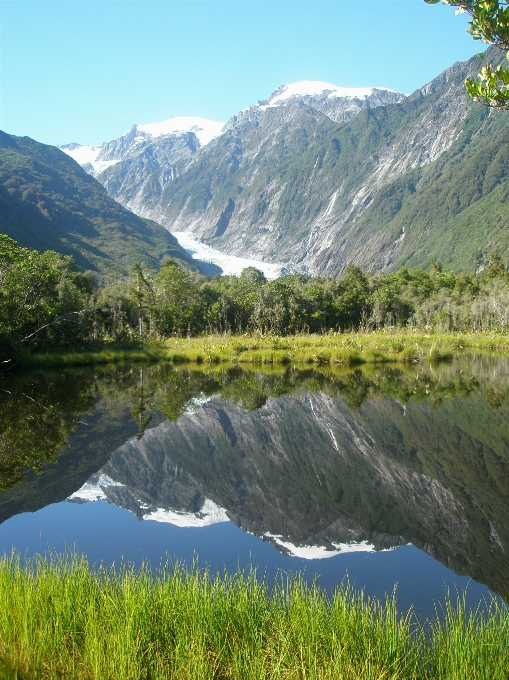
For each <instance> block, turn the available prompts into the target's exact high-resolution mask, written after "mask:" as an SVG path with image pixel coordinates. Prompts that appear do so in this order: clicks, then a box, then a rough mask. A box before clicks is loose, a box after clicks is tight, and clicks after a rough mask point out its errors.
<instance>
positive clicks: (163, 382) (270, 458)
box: [0, 355, 509, 617]
mask: <svg viewBox="0 0 509 680" xmlns="http://www.w3.org/2000/svg"><path fill="white" fill-rule="evenodd" d="M508 395H509V362H508V360H507V358H506V357H497V356H475V355H468V356H462V357H458V358H456V359H455V360H454V361H453V362H452V363H450V364H441V365H438V366H426V365H423V364H419V365H416V366H409V367H403V368H402V367H401V366H400V367H396V368H395V367H393V366H387V365H384V366H376V365H372V366H366V367H363V368H357V369H355V370H352V369H348V370H347V369H331V368H329V367H328V368H327V370H323V371H320V370H316V369H309V370H306V369H302V368H301V369H297V368H295V367H289V368H284V369H283V368H280V369H273V370H260V369H254V368H253V369H241V368H239V367H237V366H212V367H211V366H208V367H200V366H194V367H189V366H187V367H185V368H176V367H174V366H172V365H168V364H151V365H140V364H136V365H128V366H124V365H122V366H115V367H110V366H108V367H102V368H97V367H95V368H93V369H90V368H84V369H73V370H70V369H69V370H61V371H54V372H53V371H38V372H27V373H22V374H16V375H4V376H3V377H2V382H1V391H0V554H1V553H6V554H10V553H11V552H12V550H13V549H16V550H17V551H19V552H20V553H21V554H22V555H23V556H24V557H29V556H32V555H35V554H45V553H47V552H48V551H57V552H65V551H66V550H74V551H78V552H81V551H83V552H84V553H85V554H86V555H87V558H88V560H89V562H90V563H91V564H98V563H100V562H101V561H102V562H104V563H107V564H111V563H113V562H114V563H116V564H119V563H120V562H121V561H122V560H124V561H128V562H133V563H135V564H136V565H140V564H141V563H142V562H143V561H149V562H150V564H151V565H152V566H153V567H154V568H156V567H157V566H158V565H159V564H160V563H161V561H166V560H170V561H173V560H175V559H178V560H181V561H183V562H185V563H188V564H192V563H193V562H194V561H197V562H198V565H199V566H200V567H209V568H210V569H211V570H212V571H213V572H216V571H219V572H223V571H224V570H228V571H236V570H237V569H245V568H248V566H249V565H255V566H256V568H257V570H258V573H259V574H260V575H266V576H267V577H268V578H269V579H272V578H274V577H276V576H277V575H278V574H280V573H281V572H282V573H283V574H286V573H295V572H301V571H303V572H304V573H305V575H306V578H307V579H308V580H309V581H311V580H312V579H313V578H318V582H319V583H320V584H321V585H322V586H323V587H325V588H327V589H329V590H332V589H333V588H334V587H335V586H337V585H339V584H340V583H341V582H343V581H344V580H345V579H346V578H348V579H349V580H350V582H352V583H354V584H355V586H356V587H358V588H362V589H364V591H365V592H366V594H368V595H377V596H381V597H383V595H384V594H385V593H391V592H392V591H393V589H394V588H395V587H397V590H396V592H397V597H398V603H399V607H400V608H401V609H402V610H406V609H407V608H409V607H410V606H412V607H413V608H414V609H415V611H416V612H417V613H418V614H419V615H420V616H423V617H425V616H433V615H434V613H435V607H436V606H438V607H440V603H441V602H443V600H444V594H445V591H446V589H449V591H450V592H452V593H453V595H454V596H455V593H456V591H458V592H460V593H462V592H463V591H464V590H465V589H466V597H467V600H468V602H469V604H470V605H472V606H475V605H476V604H477V603H479V602H481V601H482V600H483V598H490V597H492V596H494V595H496V596H499V597H501V598H503V599H506V600H507V599H509V521H508V520H509V474H508V472H509V428H508V424H509V399H508Z"/></svg>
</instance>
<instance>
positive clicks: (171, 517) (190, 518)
mask: <svg viewBox="0 0 509 680" xmlns="http://www.w3.org/2000/svg"><path fill="white" fill-rule="evenodd" d="M110 486H117V487H123V488H125V486H124V484H121V483H120V482H116V481H115V480H113V479H111V477H108V475H105V474H102V473H97V474H95V475H92V476H91V477H90V478H89V479H88V480H87V481H86V482H85V484H83V486H82V487H81V488H80V489H78V490H77V491H75V492H74V493H73V494H71V495H70V496H69V497H68V498H67V500H68V501H69V502H71V503H79V504H82V503H90V502H94V501H104V500H108V497H107V495H106V494H105V492H104V489H106V488H107V487H110ZM139 504H140V507H142V508H145V509H146V510H147V511H148V512H146V513H145V514H144V515H143V519H144V520H151V521H154V522H165V523H167V524H173V525H174V526H177V527H206V526H210V525H211V524H219V523H220V522H229V521H230V519H229V517H228V515H227V514H226V510H225V509H224V508H222V507H220V506H219V505H217V503H214V501H212V500H210V499H209V498H206V499H205V500H204V502H203V505H202V507H201V508H200V510H199V511H198V512H180V511H178V510H172V509H171V508H170V509H167V508H157V509H151V508H150V506H148V505H147V504H145V503H142V502H141V501H140V502H139Z"/></svg>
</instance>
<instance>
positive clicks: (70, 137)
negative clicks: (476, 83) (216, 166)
mask: <svg viewBox="0 0 509 680" xmlns="http://www.w3.org/2000/svg"><path fill="white" fill-rule="evenodd" d="M466 26H467V19H466V17H465V16H455V15H454V9H453V8H450V7H445V6H441V5H434V6H433V5H427V4H425V3H424V0H113V1H112V0H0V129H2V130H4V131H6V132H9V133H11V134H16V135H28V136H30V137H33V138H34V139H37V140H38V141H41V142H45V143H47V144H64V143H67V142H79V143H82V144H100V143H101V142H103V141H108V140H110V139H113V138H115V137H118V136H119V135H121V134H123V133H124V132H126V131H127V130H128V129H129V128H130V127H131V125H132V124H133V123H150V122H156V121H160V120H165V119H167V118H169V117H170V116H192V115H194V116H203V117H205V118H211V119H214V120H224V121H226V120H227V119H228V118H230V116H232V115H233V114H235V113H236V112H237V111H239V110H240V109H242V108H245V107H247V106H249V105H250V104H254V103H256V102H257V101H258V100H259V99H264V98H265V97H267V96H268V95H269V94H270V93H271V92H272V91H273V90H274V89H275V88H276V87H278V86H279V85H281V84H283V83H291V82H295V81H298V80H305V79H312V80H323V81H326V82H330V83H333V84H335V85H343V86H349V87H353V86H359V87H363V86H371V85H373V86H385V87H391V88H393V89H396V90H400V91H402V92H412V91H413V90H415V89H416V88H418V87H420V86H421V85H424V84H425V83H426V82H428V81H429V80H431V79H432V78H433V77H435V76H436V75H438V73H440V71H442V70H443V69H444V68H447V67H448V66H450V65H451V64H452V63H453V62H455V61H458V60H463V59H467V58H469V57H470V56H472V55H473V54H475V53H476V52H479V51H481V50H483V49H484V46H483V45H482V43H479V42H475V41H473V40H472V39H471V38H470V36H469V35H468V34H467V33H466V31H465V28H466Z"/></svg>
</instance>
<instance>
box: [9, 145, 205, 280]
mask: <svg viewBox="0 0 509 680" xmlns="http://www.w3.org/2000/svg"><path fill="white" fill-rule="evenodd" d="M0 233H4V234H7V235H8V236H10V237H11V238H13V239H15V240H16V241H18V243H19V244H20V245H21V246H25V247H28V248H35V249H37V250H47V249H51V250H55V251H57V252H59V253H62V254H63V255H72V256H73V257H74V259H75V260H76V262H77V263H78V265H79V266H80V267H81V268H82V269H90V270H93V271H96V272H97V273H99V274H101V275H105V274H108V273H110V272H116V273H122V274H126V273H128V272H129V269H130V267H131V265H132V264H135V263H141V262H144V263H145V264H146V265H147V266H148V267H150V268H152V269H157V268H158V266H159V264H160V262H161V261H162V259H163V258H164V257H176V258H177V259H178V260H179V261H180V262H181V263H182V264H184V265H185V266H187V267H189V268H192V269H196V265H195V264H194V261H193V260H192V259H191V258H190V256H189V255H188V254H187V253H186V251H184V250H183V249H182V248H181V247H180V246H179V244H178V242H177V240H176V239H175V238H174V237H173V236H172V235H171V234H170V233H169V232H168V231H167V230H166V229H164V228H163V227H161V226H160V225H159V224H156V223H155V222H152V221H150V220H147V219H143V218H140V217H138V216H137V215H135V214H133V213H132V212H130V211H129V210H126V209H125V208H123V207H122V206H121V205H120V204H119V203H117V202H116V201H115V200H114V199H112V198H111V197H110V196H109V195H108V194H107V192H106V190H105V189H104V187H103V186H102V185H101V184H100V183H99V182H98V181H97V180H95V179H94V178H93V177H91V176H90V175H89V174H87V173H86V172H85V171H84V170H83V169H82V168H81V167H80V166H79V165H78V163H76V161H74V160H73V159H72V158H70V157H69V156H68V155H66V154H65V153H63V152H62V151H60V150H59V149H57V148H56V147H52V146H48V145H46V144H40V143H39V142H36V141H34V140H33V139H30V138H29V137H14V136H12V135H9V134H7V133H5V132H0Z"/></svg>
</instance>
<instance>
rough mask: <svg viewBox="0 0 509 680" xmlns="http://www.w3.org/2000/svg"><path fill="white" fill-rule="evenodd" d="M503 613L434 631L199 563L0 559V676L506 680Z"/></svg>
mask: <svg viewBox="0 0 509 680" xmlns="http://www.w3.org/2000/svg"><path fill="white" fill-rule="evenodd" d="M508 626H509V611H508V609H507V607H505V606H499V605H497V604H492V605H491V609H490V612H489V614H488V615H486V614H481V613H480V612H477V613H476V614H472V615H468V614H467V611H466V607H465V602H464V600H461V599H460V600H459V601H458V602H457V603H456V604H453V603H452V602H451V601H449V602H448V604H447V608H446V612H445V616H444V617H443V620H442V622H441V621H440V620H439V619H438V618H437V619H436V620H435V621H433V622H431V623H430V624H427V628H425V627H424V626H422V625H420V624H418V623H417V622H416V620H415V619H414V618H413V617H412V615H411V614H406V615H400V614H398V612H397V609H396V601H395V598H394V597H390V598H387V600H386V601H385V602H384V603H381V602H380V601H378V600H376V599H367V598H364V597H363V595H362V593H355V592H354V591H353V590H352V588H351V587H350V586H348V585H345V586H344V587H341V588H339V589H338V590H337V591H336V592H335V594H334V595H333V596H332V597H328V596H327V594H326V593H325V592H324V591H322V590H321V589H320V588H318V587H317V586H316V585H312V586H308V585H306V583H305V582H304V581H303V579H302V578H301V577H299V576H295V577H293V578H286V577H285V578H281V579H280V580H279V581H278V582H277V583H276V585H275V586H274V587H270V588H269V584H268V583H267V581H265V580H259V579H258V578H257V577H256V574H255V572H249V573H238V574H235V575H228V574H224V575H223V576H222V577H213V576H212V575H211V574H210V573H209V572H207V571H200V570H198V568H197V567H196V566H195V567H194V568H191V569H189V570H186V569H185V568H184V567H183V566H181V565H176V566H174V567H172V568H163V569H161V570H160V571H159V572H158V574H157V575H156V577H153V576H152V573H151V571H150V570H149V569H148V568H147V567H145V568H142V569H141V570H139V571H135V570H134V569H133V568H130V567H123V568H120V569H118V570H116V571H115V570H113V569H104V568H99V569H98V570H95V571H94V570H92V569H90V568H89V567H88V565H87V562H86V560H85V559H84V558H78V557H71V558H70V559H65V558H59V557H56V556H53V557H50V558H49V559H47V560H46V559H42V558H39V559H37V560H35V561H29V562H28V563H25V565H22V564H21V561H20V559H19V557H18V556H16V555H14V556H13V557H11V558H4V559H3V560H2V561H0V666H1V665H2V663H3V670H2V671H0V675H1V674H2V673H3V676H2V677H4V678H14V677H16V678H55V679H56V678H66V679H69V680H71V679H75V678H76V679H77V678H80V679H81V678H87V679H88V678H96V679H98V680H99V679H101V680H106V679H112V680H116V679H118V680H124V679H125V680H128V679H129V680H135V679H137V678H146V679H150V680H156V679H159V678H171V679H172V680H173V679H179V680H180V679H182V680H184V679H185V680H191V679H192V680H201V679H202V678H203V679H208V678H217V679H224V680H227V679H228V680H230V679H237V678H238V679H239V680H240V679H243V680H244V679H246V680H247V679H248V678H249V679H250V680H257V679H259V678H274V679H275V678H281V679H283V678H284V679H285V680H286V679H288V678H295V679H297V678H298V679H301V680H304V679H310V680H311V679H319V678H320V679H322V678H323V679H325V678H327V679H330V680H332V679H334V680H341V679H345V680H347V679H348V680H350V679H351V680H353V679H355V680H361V679H362V680H382V679H383V680H386V679H391V680H396V679H398V680H400V679H403V678H413V679H418V678H430V679H431V678H437V679H441V678H444V679H445V678H447V679H448V680H460V679H461V680H463V679H464V680H467V679H468V680H470V679H481V678H486V679H487V678H490V679H493V680H499V679H500V680H502V679H504V680H506V679H507V677H508V669H509V649H508V644H507V641H508V632H509V629H508Z"/></svg>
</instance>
